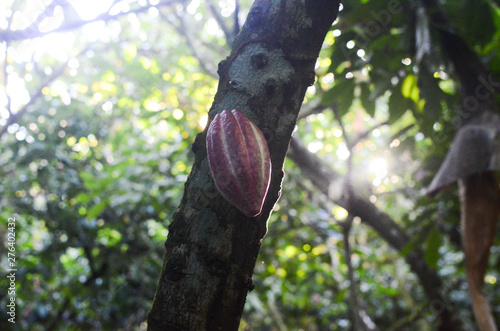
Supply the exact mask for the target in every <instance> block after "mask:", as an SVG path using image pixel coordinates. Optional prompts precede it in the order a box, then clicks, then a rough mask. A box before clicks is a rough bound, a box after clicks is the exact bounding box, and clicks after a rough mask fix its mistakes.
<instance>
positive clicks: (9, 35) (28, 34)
mask: <svg viewBox="0 0 500 331" xmlns="http://www.w3.org/2000/svg"><path fill="white" fill-rule="evenodd" d="M54 2H55V1H54ZM184 2H186V0H166V1H161V2H159V3H157V4H156V5H147V6H144V7H140V8H137V9H132V10H129V11H127V12H121V13H118V14H114V15H111V14H109V13H107V12H106V13H103V14H101V15H98V16H97V17H95V18H93V19H90V20H80V21H74V22H64V23H63V24H62V25H61V26H59V27H58V28H55V29H52V30H49V31H44V32H41V31H39V30H38V26H37V27H36V28H34V27H32V26H31V25H30V27H29V28H26V29H24V30H21V31H12V30H6V31H0V40H3V41H8V42H12V41H21V40H27V39H33V38H37V37H43V36H46V35H49V34H51V33H56V32H64V31H69V30H74V29H76V28H79V27H82V26H84V25H87V24H89V23H93V22H97V21H104V22H107V21H110V20H113V19H117V18H119V17H121V16H123V15H128V14H137V13H141V12H144V11H147V10H148V9H150V8H152V7H162V6H170V5H173V4H175V3H184Z"/></svg>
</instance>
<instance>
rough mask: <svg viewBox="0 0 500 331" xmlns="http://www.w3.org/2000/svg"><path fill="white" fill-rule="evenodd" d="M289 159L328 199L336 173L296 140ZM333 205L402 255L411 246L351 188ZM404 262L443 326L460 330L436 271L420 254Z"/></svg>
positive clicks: (398, 231)
mask: <svg viewBox="0 0 500 331" xmlns="http://www.w3.org/2000/svg"><path fill="white" fill-rule="evenodd" d="M288 156H289V157H290V159H292V160H293V161H294V162H295V164H296V165H297V166H299V167H300V169H301V170H302V172H303V174H304V175H305V176H306V177H307V178H309V179H310V180H311V181H312V182H313V183H314V185H315V186H316V187H317V188H318V189H319V190H320V191H321V192H322V193H323V194H325V195H327V196H328V195H329V187H330V185H333V184H334V182H335V181H337V180H338V179H339V178H340V175H339V174H338V173H337V172H336V171H335V170H333V169H332V168H331V167H329V166H327V165H326V164H324V163H323V162H322V161H321V160H320V159H319V158H318V157H317V156H316V155H315V154H313V153H310V152H309V151H308V150H307V148H305V147H304V146H303V145H302V144H300V142H299V141H298V139H294V140H292V142H291V144H290V151H289V153H288ZM333 202H334V203H336V204H338V205H339V206H341V207H343V208H345V209H346V210H347V211H348V212H349V214H351V215H352V216H358V217H360V218H361V221H362V222H363V223H365V224H367V225H369V226H370V227H372V228H373V229H374V230H375V231H377V233H379V235H380V236H381V237H382V238H383V239H384V240H385V241H386V242H387V243H389V245H391V246H392V247H393V248H395V249H396V250H398V251H401V250H402V249H403V248H405V247H406V246H407V245H408V244H409V243H410V238H409V236H408V235H407V234H406V233H405V232H404V231H403V229H401V227H400V226H399V225H397V224H396V222H394V220H393V219H392V218H391V217H390V216H389V215H387V214H386V213H384V212H382V211H381V210H379V209H378V208H377V207H376V206H375V205H374V204H372V203H371V202H370V201H368V200H367V199H366V198H364V197H362V196H361V195H360V194H359V193H357V192H356V191H355V190H354V188H353V192H352V193H351V194H347V195H344V196H343V197H340V198H338V199H335V200H334V201H333ZM405 260H406V262H407V263H408V265H409V266H410V269H411V270H412V271H413V273H415V274H416V275H417V277H418V279H419V281H420V283H421V284H422V287H423V289H424V292H425V293H426V295H427V298H428V301H429V302H430V303H431V304H433V303H436V302H437V303H439V304H440V305H442V306H443V307H444V308H443V310H442V311H441V313H440V318H441V321H442V324H446V325H454V329H453V330H460V326H459V324H458V322H457V321H455V319H454V316H453V315H452V311H451V308H450V307H448V306H447V304H446V303H447V302H449V300H447V299H446V297H445V295H444V294H443V293H442V291H441V280H440V278H439V276H438V274H437V273H436V271H435V270H432V269H430V268H429V266H428V265H427V263H426V262H425V259H424V255H423V252H422V250H421V249H415V250H414V251H413V252H411V253H410V254H408V255H407V256H405Z"/></svg>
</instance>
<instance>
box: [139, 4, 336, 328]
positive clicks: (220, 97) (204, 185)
mask: <svg viewBox="0 0 500 331" xmlns="http://www.w3.org/2000/svg"><path fill="white" fill-rule="evenodd" d="M338 5H339V1H338V0H305V1H303V0H302V1H299V0H294V1H291V0H256V1H255V3H254V4H253V6H252V8H251V10H250V12H249V15H248V18H247V21H246V23H245V25H244V26H243V28H242V30H241V32H240V34H239V35H238V36H237V38H236V39H235V41H234V45H233V48H232V51H231V55H230V56H229V57H228V58H227V59H226V60H224V61H222V62H221V63H220V64H219V71H218V72H219V76H220V82H219V88H218V91H217V94H216V96H215V99H214V103H213V105H212V107H211V109H210V112H209V117H210V121H211V120H212V119H213V118H214V116H215V115H216V114H217V113H220V112H221V111H222V110H224V109H228V110H231V109H235V108H237V109H240V110H241V111H243V112H244V113H245V115H247V117H248V118H250V119H251V120H252V121H253V122H254V123H255V124H257V126H258V127H259V128H260V129H261V131H262V132H263V133H264V135H265V137H266V140H267V143H268V146H269V150H270V154H271V161H272V174H271V184H270V188H269V192H268V195H267V198H266V201H265V203H264V207H263V211H262V213H261V214H260V215H259V216H257V217H255V218H246V217H245V216H244V215H243V214H242V213H241V212H240V211H238V210H237V209H236V208H235V207H233V206H232V205H230V203H229V202H227V201H225V200H224V199H223V198H222V197H221V195H220V194H219V193H218V192H217V191H216V189H215V186H214V183H213V180H212V178H211V176H210V170H209V168H208V162H207V158H206V145H205V137H206V130H205V131H203V132H202V133H200V134H199V135H198V136H197V137H196V140H195V142H194V144H193V147H192V148H193V152H194V155H195V160H194V165H193V168H192V171H191V174H190V176H189V178H188V180H187V182H186V184H185V189H184V195H183V197H182V200H181V203H180V205H179V207H178V209H177V210H176V212H175V214H174V216H173V221H172V224H171V225H170V227H169V236H168V239H167V242H166V243H165V247H166V254H165V258H164V264H163V268H162V272H161V276H160V280H159V283H158V287H157V290H156V295H155V298H154V301H153V304H152V308H151V310H150V312H149V315H148V327H149V329H150V330H171V331H175V330H237V329H238V325H239V322H240V318H241V313H242V311H243V306H244V303H245V298H246V295H247V292H248V291H251V290H252V289H253V284H252V280H251V278H252V273H253V269H254V266H255V261H256V259H257V255H258V252H259V249H260V244H261V242H262V239H263V237H264V235H265V234H266V230H267V219H268V217H269V215H270V213H271V210H272V208H273V206H274V204H275V203H276V201H277V200H278V198H279V195H280V190H281V181H282V178H283V170H282V168H283V162H284V158H285V154H286V151H287V148H288V144H289V141H290V137H291V134H292V131H293V129H294V126H295V123H296V119H297V116H298V112H299V109H300V105H301V104H302V101H303V98H304V95H305V92H306V89H307V87H308V86H309V85H311V84H312V83H313V82H314V77H315V76H314V65H315V62H316V58H317V56H318V53H319V51H320V49H321V46H322V43H323V39H324V37H325V35H326V33H327V32H328V30H329V28H330V26H331V24H332V22H333V21H334V19H335V18H336V16H337V11H338Z"/></svg>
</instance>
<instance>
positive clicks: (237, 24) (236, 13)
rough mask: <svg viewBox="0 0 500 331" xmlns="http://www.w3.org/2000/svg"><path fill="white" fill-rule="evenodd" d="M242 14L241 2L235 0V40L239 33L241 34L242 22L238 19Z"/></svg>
mask: <svg viewBox="0 0 500 331" xmlns="http://www.w3.org/2000/svg"><path fill="white" fill-rule="evenodd" d="M239 12H240V1H239V0H234V15H233V17H234V28H233V40H234V38H236V36H237V35H238V33H240V20H239V19H238V15H239Z"/></svg>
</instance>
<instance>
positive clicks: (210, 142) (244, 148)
mask: <svg viewBox="0 0 500 331" xmlns="http://www.w3.org/2000/svg"><path fill="white" fill-rule="evenodd" d="M207 157H208V164H209V166H210V171H211V173H212V177H213V179H214V182H215V186H216V187H217V190H218V191H219V192H220V194H221V195H222V196H223V197H224V198H225V199H226V200H227V201H229V202H231V203H232V204H233V205H234V206H235V207H236V208H238V209H239V210H240V211H241V212H242V213H243V214H245V215H246V216H247V217H255V216H257V215H259V214H260V213H261V211H262V206H263V204H264V200H265V198H266V195H267V190H268V189H269V183H270V181H271V158H270V156H269V149H268V147H267V142H266V139H265V138H264V135H263V134H262V132H261V131H260V130H259V128H258V127H257V125H255V124H254V123H253V122H252V121H251V120H249V119H248V118H247V117H246V116H245V115H244V114H243V113H242V112H241V111H240V110H238V109H233V110H232V111H228V110H223V111H222V113H220V114H217V115H215V118H214V119H213V121H212V122H211V123H210V126H209V127H208V132H207Z"/></svg>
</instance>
